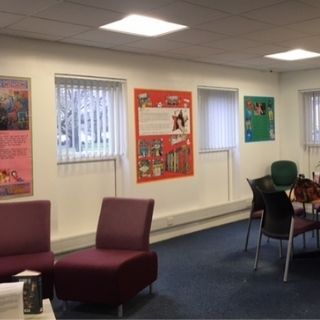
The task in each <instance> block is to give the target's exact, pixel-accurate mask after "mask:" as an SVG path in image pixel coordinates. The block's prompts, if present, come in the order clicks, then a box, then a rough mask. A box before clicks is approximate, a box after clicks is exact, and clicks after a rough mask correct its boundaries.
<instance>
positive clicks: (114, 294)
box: [54, 198, 158, 316]
mask: <svg viewBox="0 0 320 320" xmlns="http://www.w3.org/2000/svg"><path fill="white" fill-rule="evenodd" d="M153 209H154V200H152V199H131V198H104V199H103V201H102V206H101V212H100V217H99V222H98V227H97V233H96V244H95V247H94V248H89V249H83V250H80V251H77V252H75V253H72V254H69V255H66V256H64V257H62V258H61V259H60V260H58V261H57V263H56V264H55V267H54V276H55V289H56V295H57V297H58V298H59V299H61V300H65V301H67V300H71V301H80V302H85V303H104V304H109V305H115V306H118V316H122V305H123V304H124V303H125V302H126V301H128V300H129V299H130V298H132V297H133V296H135V295H136V294H137V293H138V292H139V291H141V290H142V289H144V288H146V287H148V286H151V284H152V283H153V282H154V281H155V280H156V279H157V272H158V262H157V255H156V253H155V252H153V251H150V250H149V235H150V227H151V221H152V215H153ZM150 288H151V287H150Z"/></svg>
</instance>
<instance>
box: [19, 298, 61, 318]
mask: <svg viewBox="0 0 320 320" xmlns="http://www.w3.org/2000/svg"><path fill="white" fill-rule="evenodd" d="M42 303H43V312H41V313H38V314H25V315H24V319H25V320H33V319H34V320H38V319H42V320H55V319H56V317H55V315H54V312H53V310H52V306H51V302H50V299H44V300H43V301H42Z"/></svg>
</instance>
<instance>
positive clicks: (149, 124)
mask: <svg viewBox="0 0 320 320" xmlns="http://www.w3.org/2000/svg"><path fill="white" fill-rule="evenodd" d="M134 98H135V119H136V149H137V152H136V154H137V181H138V183H140V182H147V181H156V180H161V179H170V178H176V177H185V176H190V175H193V142H192V106H191V104H192V99H191V92H189V91H169V90H168V91H165V90H149V89H135V90H134Z"/></svg>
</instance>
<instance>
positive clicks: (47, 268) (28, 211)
mask: <svg viewBox="0 0 320 320" xmlns="http://www.w3.org/2000/svg"><path fill="white" fill-rule="evenodd" d="M0 221H1V223H0V282H10V281H12V275H14V274H16V273H18V272H21V271H23V270H25V269H30V270H35V271H40V272H41V274H42V292H43V297H44V298H50V299H52V298H53V264H54V254H53V252H52V251H51V250H50V201H48V200H34V201H24V202H6V203H0Z"/></svg>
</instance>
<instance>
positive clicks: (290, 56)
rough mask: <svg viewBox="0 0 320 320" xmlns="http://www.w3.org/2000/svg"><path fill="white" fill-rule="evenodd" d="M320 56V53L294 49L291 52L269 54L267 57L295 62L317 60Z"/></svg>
mask: <svg viewBox="0 0 320 320" xmlns="http://www.w3.org/2000/svg"><path fill="white" fill-rule="evenodd" d="M319 56H320V53H317V52H312V51H306V50H303V49H294V50H289V51H285V52H279V53H274V54H268V55H266V56H265V57H266V58H271V59H279V60H286V61H294V60H303V59H310V58H316V57H319Z"/></svg>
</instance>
